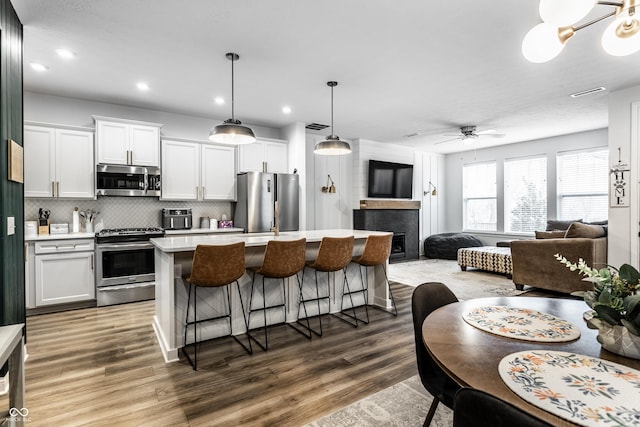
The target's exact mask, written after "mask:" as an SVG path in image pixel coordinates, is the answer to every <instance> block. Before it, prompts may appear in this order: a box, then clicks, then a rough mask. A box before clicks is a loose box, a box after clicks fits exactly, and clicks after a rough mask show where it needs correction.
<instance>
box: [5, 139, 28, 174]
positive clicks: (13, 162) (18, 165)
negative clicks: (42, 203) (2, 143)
mask: <svg viewBox="0 0 640 427" xmlns="http://www.w3.org/2000/svg"><path fill="white" fill-rule="evenodd" d="M8 157H9V167H8V168H7V169H8V170H9V181H15V182H19V183H21V184H24V152H23V150H22V146H21V145H19V144H18V143H17V142H15V141H14V140H12V139H10V140H9V156H8Z"/></svg>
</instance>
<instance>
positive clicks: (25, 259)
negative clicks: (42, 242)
mask: <svg viewBox="0 0 640 427" xmlns="http://www.w3.org/2000/svg"><path fill="white" fill-rule="evenodd" d="M27 254H28V252H27V244H26V243H25V244H24V262H25V264H26V263H27Z"/></svg>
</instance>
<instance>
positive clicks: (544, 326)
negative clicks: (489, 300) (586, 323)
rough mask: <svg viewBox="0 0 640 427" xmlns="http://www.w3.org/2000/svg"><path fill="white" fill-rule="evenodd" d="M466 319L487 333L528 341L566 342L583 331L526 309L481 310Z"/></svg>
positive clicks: (496, 308) (476, 310)
mask: <svg viewBox="0 0 640 427" xmlns="http://www.w3.org/2000/svg"><path fill="white" fill-rule="evenodd" d="M462 318H463V319H464V320H465V321H466V322H467V323H469V324H470V325H471V326H475V327H476V328H478V329H482V330H483V331H487V332H491V333H492V334H496V335H501V336H504V337H509V338H516V339H519V340H525V341H538V342H563V341H572V340H575V339H577V338H579V337H580V329H579V328H578V327H577V326H575V325H574V324H572V323H569V322H567V321H566V320H562V319H559V318H557V317H555V316H552V315H551V314H546V313H541V312H539V311H536V310H529V309H526V308H517V307H506V306H502V305H492V306H486V307H478V308H475V309H473V310H471V311H468V312H465V313H463V314H462Z"/></svg>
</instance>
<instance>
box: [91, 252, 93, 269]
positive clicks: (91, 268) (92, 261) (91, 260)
mask: <svg viewBox="0 0 640 427" xmlns="http://www.w3.org/2000/svg"><path fill="white" fill-rule="evenodd" d="M91 270H93V254H91Z"/></svg>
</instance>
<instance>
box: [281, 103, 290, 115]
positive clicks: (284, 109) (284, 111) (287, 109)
mask: <svg viewBox="0 0 640 427" xmlns="http://www.w3.org/2000/svg"><path fill="white" fill-rule="evenodd" d="M282 112H283V113H284V114H290V113H291V107H289V106H288V105H285V106H284V107H282Z"/></svg>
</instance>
